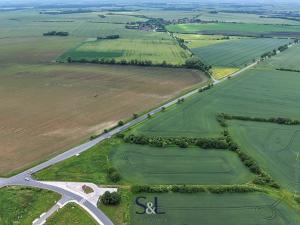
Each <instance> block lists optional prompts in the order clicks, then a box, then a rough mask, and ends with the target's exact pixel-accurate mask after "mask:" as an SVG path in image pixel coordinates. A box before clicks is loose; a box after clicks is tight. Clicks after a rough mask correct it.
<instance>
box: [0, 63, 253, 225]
mask: <svg viewBox="0 0 300 225" xmlns="http://www.w3.org/2000/svg"><path fill="white" fill-rule="evenodd" d="M256 64H257V63H253V64H251V65H249V66H247V67H245V68H244V69H242V70H240V71H238V72H236V73H234V74H232V75H231V77H234V76H237V75H239V74H240V73H242V72H243V71H245V70H247V69H249V68H251V67H253V66H255V65H256ZM225 80H227V78H224V79H222V80H213V84H220V83H222V82H224V81H225ZM198 90H199V89H196V90H193V91H191V92H189V93H187V94H185V95H183V96H180V97H178V98H176V99H174V100H172V101H170V102H168V103H166V104H164V105H163V106H160V107H158V108H156V109H154V110H152V111H150V112H149V113H147V114H145V115H142V116H140V117H138V118H137V119H134V120H132V121H130V122H128V123H126V124H124V125H123V126H120V127H117V128H115V129H113V130H111V131H110V132H108V133H104V134H102V135H100V136H99V137H97V138H96V139H94V140H91V141H88V142H86V143H84V144H82V145H79V146H77V147H75V148H72V149H70V150H68V151H66V152H64V153H62V154H59V155H57V156H55V157H54V158H52V159H50V160H48V161H46V162H44V163H41V164H39V165H37V166H35V167H33V168H31V169H28V170H26V171H24V172H22V173H19V174H17V175H15V176H13V177H11V178H7V179H3V178H0V188H1V187H4V186H27V187H35V188H40V189H46V190H50V191H53V192H56V193H59V194H60V195H61V196H62V199H64V200H68V201H72V202H76V203H77V204H79V205H80V206H81V207H83V208H84V209H85V210H86V211H87V212H88V213H89V214H90V215H91V216H92V217H93V218H95V220H96V221H98V223H99V224H102V225H113V223H112V222H111V220H110V219H109V218H108V217H107V216H106V215H105V214H104V213H103V212H102V211H101V210H100V209H98V208H97V207H96V206H94V205H93V204H92V203H91V202H89V201H87V200H85V199H83V198H82V197H81V196H79V195H77V194H75V193H73V192H70V191H68V190H65V189H63V188H59V187H56V186H52V185H48V184H44V183H41V182H39V181H37V180H34V179H32V177H31V174H33V173H36V172H38V171H40V170H43V169H45V168H47V167H49V166H52V165H54V164H56V163H59V162H61V161H64V160H66V159H68V158H71V157H73V156H76V155H78V154H80V153H82V152H85V151H87V150H88V149H90V148H91V147H93V146H95V145H96V144H98V143H100V142H102V141H103V140H106V139H108V138H110V137H111V136H113V135H115V134H117V133H119V132H121V131H124V130H126V129H128V128H129V127H131V126H133V125H136V124H138V123H140V122H142V121H144V120H146V119H147V118H148V114H150V115H154V114H157V113H159V112H161V111H162V110H163V108H168V107H170V106H172V105H175V104H176V103H177V102H178V100H179V99H182V98H187V97H190V96H192V95H194V94H196V93H198V92H199V91H198ZM49 213H51V209H50V212H49Z"/></svg>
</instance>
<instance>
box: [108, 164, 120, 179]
mask: <svg viewBox="0 0 300 225" xmlns="http://www.w3.org/2000/svg"><path fill="white" fill-rule="evenodd" d="M107 175H108V178H109V179H110V180H111V181H112V182H113V183H117V182H118V181H120V180H121V175H120V174H119V172H118V171H117V169H116V168H114V167H110V168H109V169H108V171H107Z"/></svg>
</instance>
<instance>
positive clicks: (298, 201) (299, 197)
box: [294, 195, 300, 204]
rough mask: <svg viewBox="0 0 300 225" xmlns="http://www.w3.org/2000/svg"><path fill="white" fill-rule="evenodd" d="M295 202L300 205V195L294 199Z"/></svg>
mask: <svg viewBox="0 0 300 225" xmlns="http://www.w3.org/2000/svg"><path fill="white" fill-rule="evenodd" d="M294 199H295V201H296V202H297V203H299V204H300V195H296V196H295V197H294Z"/></svg>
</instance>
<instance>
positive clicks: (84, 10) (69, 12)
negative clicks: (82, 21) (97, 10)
mask: <svg viewBox="0 0 300 225" xmlns="http://www.w3.org/2000/svg"><path fill="white" fill-rule="evenodd" d="M91 12H94V11H93V10H89V9H74V10H61V11H41V12H40V14H48V15H60V14H74V13H91Z"/></svg>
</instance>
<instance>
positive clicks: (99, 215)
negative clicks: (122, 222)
mask: <svg viewBox="0 0 300 225" xmlns="http://www.w3.org/2000/svg"><path fill="white" fill-rule="evenodd" d="M4 185H5V186H26V187H33V188H39V189H44V190H49V191H53V192H56V193H58V194H60V195H61V196H62V199H64V201H66V202H75V203H77V204H78V205H79V206H81V207H82V208H84V209H85V210H86V211H87V212H88V213H89V214H90V215H91V216H92V217H93V218H94V219H95V220H96V221H97V222H98V223H99V224H101V225H113V223H112V222H111V220H110V219H109V218H108V217H107V216H106V215H105V214H104V213H103V212H102V211H101V210H100V209H98V208H97V207H96V206H95V205H93V204H92V203H90V202H89V201H87V200H86V199H84V198H83V197H81V196H80V195H77V194H75V193H73V192H71V191H68V190H65V189H63V188H60V187H56V186H52V185H49V184H45V183H41V182H39V181H36V180H33V179H30V178H29V180H27V181H26V180H25V178H24V177H23V176H18V175H17V176H14V177H12V178H9V179H6V181H5V183H4ZM0 187H1V186H0Z"/></svg>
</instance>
